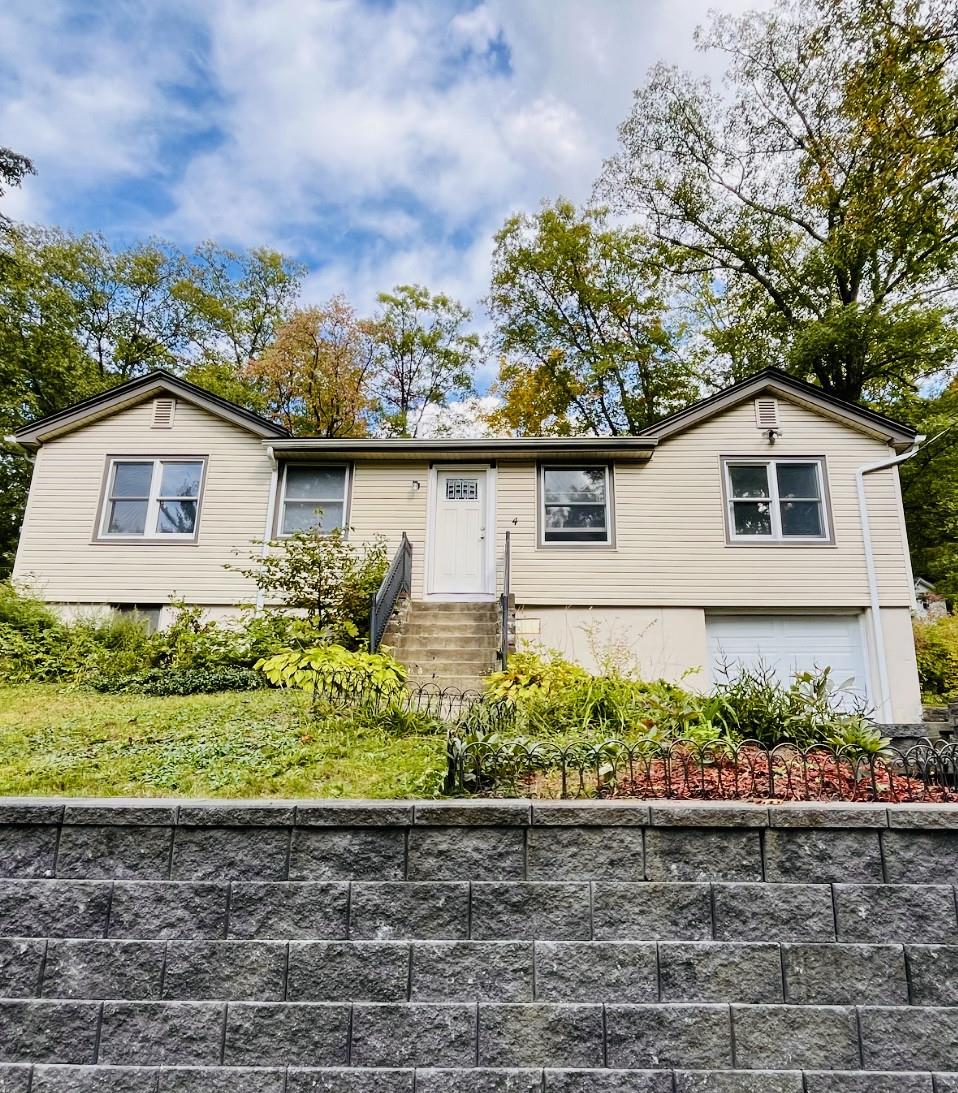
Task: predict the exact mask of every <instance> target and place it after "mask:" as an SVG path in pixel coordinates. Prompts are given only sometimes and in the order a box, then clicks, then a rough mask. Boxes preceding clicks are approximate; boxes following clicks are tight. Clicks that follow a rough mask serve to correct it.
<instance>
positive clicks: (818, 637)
mask: <svg viewBox="0 0 958 1093" xmlns="http://www.w3.org/2000/svg"><path fill="white" fill-rule="evenodd" d="M708 635H709V654H710V656H711V659H712V678H713V680H716V679H721V678H722V676H721V673H720V672H719V671H718V670H719V668H720V667H721V665H722V664H723V663H727V664H729V666H730V667H731V668H732V670H733V671H734V667H735V665H742V664H744V665H747V666H749V667H756V666H757V665H759V664H760V663H764V664H766V665H768V666H769V667H770V668H772V669H773V671H774V672H775V674H776V675H777V676H778V678H779V679H780V680H781V681H782V682H783V683H786V684H787V683H790V682H791V680H792V677H793V676H794V675H795V673H796V672H806V671H813V670H815V669H816V668H819V669H820V668H824V667H826V666H829V667H831V669H832V679H833V680H834V681H835V683H836V684H843V683H844V682H845V681H846V680H851V681H852V683H851V688H852V690H854V691H855V692H856V693H857V694H860V695H862V696H867V693H868V686H867V677H866V675H865V655H864V651H863V648H862V631H861V625H860V621H859V616H857V615H711V616H709V618H708Z"/></svg>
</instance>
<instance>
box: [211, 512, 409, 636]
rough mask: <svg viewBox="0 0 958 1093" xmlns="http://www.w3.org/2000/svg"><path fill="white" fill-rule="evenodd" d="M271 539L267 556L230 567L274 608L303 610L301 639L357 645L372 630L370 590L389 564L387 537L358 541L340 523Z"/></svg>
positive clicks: (377, 582) (291, 610) (274, 610)
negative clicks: (338, 525) (365, 541)
mask: <svg viewBox="0 0 958 1093" xmlns="http://www.w3.org/2000/svg"><path fill="white" fill-rule="evenodd" d="M260 545H262V544H260ZM268 545H269V550H268V551H267V553H266V555H265V557H263V556H259V555H257V556H256V557H255V558H254V560H253V563H252V564H251V565H249V566H247V567H245V568H244V567H240V566H230V567H228V568H235V569H237V570H238V571H239V572H240V573H242V574H243V576H244V577H248V578H249V579H250V580H252V581H254V582H255V584H256V587H257V588H258V589H259V590H260V592H261V593H262V594H263V595H264V596H265V598H266V600H267V602H268V603H271V604H272V605H273V606H272V607H271V608H269V612H270V613H275V612H276V611H281V612H284V613H286V614H287V616H288V615H289V613H290V612H293V613H295V614H296V615H298V616H300V623H299V626H300V628H301V630H302V631H303V633H302V635H301V641H300V644H301V645H313V646H316V645H319V644H328V643H333V642H335V643H338V644H345V645H348V646H350V647H355V646H356V645H359V644H360V643H361V640H362V638H363V636H364V635H365V634H366V633H367V632H368V630H369V599H370V596H371V595H372V594H373V593H374V592H376V591H377V590H378V589H379V586H380V585H381V584H382V580H383V577H384V576H385V574H386V569H387V568H388V565H389V559H388V557H387V554H386V544H385V540H383V539H381V538H378V539H375V540H373V541H372V542H369V543H357V542H354V541H353V540H351V539H349V538H348V537H347V536H346V533H345V532H344V531H343V530H342V529H341V528H337V529H335V530H334V531H331V532H328V533H324V532H320V531H318V530H315V529H314V530H311V531H297V532H295V533H294V534H293V535H290V536H288V537H287V538H285V539H281V540H278V541H273V542H270V543H269V544H268Z"/></svg>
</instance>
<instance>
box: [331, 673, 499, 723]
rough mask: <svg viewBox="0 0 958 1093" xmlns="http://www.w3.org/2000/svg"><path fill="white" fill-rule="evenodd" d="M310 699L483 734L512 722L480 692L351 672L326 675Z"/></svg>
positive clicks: (497, 702)
mask: <svg viewBox="0 0 958 1093" xmlns="http://www.w3.org/2000/svg"><path fill="white" fill-rule="evenodd" d="M312 698H313V704H314V706H316V705H323V706H327V707H330V708H332V709H334V710H347V709H349V710H355V709H365V710H374V711H376V712H379V713H385V712H386V711H401V712H403V713H415V714H422V715H423V716H425V717H431V718H434V719H435V720H437V721H444V722H447V723H449V724H450V725H455V724H458V723H460V722H462V721H464V720H467V721H468V723H469V725H470V726H472V727H475V728H478V729H480V730H481V731H483V732H490V731H502V730H504V729H506V728H510V727H511V726H512V724H513V722H514V720H515V715H514V713H513V710H512V708H511V707H510V706H508V705H507V704H505V703H503V702H500V701H498V700H496V699H491V698H490V697H489V696H488V695H485V694H483V693H482V692H481V691H472V690H461V689H460V688H458V687H439V686H437V685H436V684H433V683H425V684H420V685H412V684H409V683H407V684H405V685H403V686H393V687H390V686H383V685H382V684H379V683H376V682H374V681H372V680H369V679H364V680H363V679H357V676H356V674H355V673H353V672H341V673H335V672H334V673H329V674H327V675H325V676H324V677H323V679H322V681H321V683H320V686H319V688H318V689H317V690H316V692H315V693H314V694H313V696H312Z"/></svg>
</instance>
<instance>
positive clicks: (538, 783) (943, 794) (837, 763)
mask: <svg viewBox="0 0 958 1093" xmlns="http://www.w3.org/2000/svg"><path fill="white" fill-rule="evenodd" d="M771 766H772V771H771V775H772V776H771V777H770V773H769V756H768V753H767V752H765V751H764V750H762V749H761V748H750V747H748V746H747V745H746V746H745V747H743V748H741V749H740V750H739V752H738V753H737V756H736V758H735V760H734V761H733V760H732V758H731V757H728V756H722V755H715V756H709V759H708V761H707V762H706V763H704V764H703V763H702V762H701V761H700V759H699V757H698V756H697V755H692V754H682V753H681V752H676V753H674V754H673V755H671V756H670V757H669V758H668V759H667V760H666V759H648V760H645V759H636V760H635V761H634V762H633V763H632V765H631V770H630V769H629V767H628V764H623V765H622V766H621V767H620V768H619V769H618V770H617V772H616V775H615V776H614V777H611V778H609V779H608V780H604V779H603V780H600V779H599V778H597V776H596V773H595V771H594V770H586V771H584V772H583V773H582V775H581V776H580V775H579V773H578V771H575V772H573V771H571V770H570V771H569V772H568V773H567V780H566V785H565V787H563V786H562V784H561V776H559V775H558V774H556V773H554V772H552V773H549V774H544V775H536V774H533V775H530V776H529V777H528V779H524V780H523V781H524V782H525V784H526V785H527V788H528V789H529V790H530V791H531V792H532V793H533V795H540V796H560V795H565V796H572V797H575V796H601V797H638V798H669V799H674V800H707V801H719V800H730V801H754V802H757V803H761V804H767V803H768V804H773V803H775V802H776V801H884V802H887V803H896V802H910V801H923V802H931V803H953V802H958V792H956V791H955V790H953V789H946V788H944V787H942V786H939V785H934V784H931V783H926V782H925V781H924V780H923V779H921V778H915V777H907V776H906V775H905V774H903V773H902V772H901V770H900V769H899V768H898V767H897V766H896V764H895V763H894V762H893V761H885V760H883V759H881V758H879V759H876V760H875V762H874V764H872V762H871V761H869V760H862V761H860V762H858V763H855V762H852V761H849V760H844V759H841V760H839V759H837V758H836V757H835V756H834V755H831V754H827V753H825V752H823V753H822V754H820V755H818V754H812V755H803V754H802V753H801V752H800V751H797V750H796V751H789V750H788V749H780V750H778V751H777V752H776V753H775V755H774V757H773V758H772V762H771Z"/></svg>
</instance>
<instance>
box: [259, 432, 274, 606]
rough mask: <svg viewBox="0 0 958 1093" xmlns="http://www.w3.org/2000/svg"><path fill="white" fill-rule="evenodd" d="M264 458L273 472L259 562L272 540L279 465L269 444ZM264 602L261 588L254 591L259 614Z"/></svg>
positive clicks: (264, 555) (267, 551)
mask: <svg viewBox="0 0 958 1093" xmlns="http://www.w3.org/2000/svg"><path fill="white" fill-rule="evenodd" d="M266 457H267V458H268V459H269V461H270V463H271V464H272V467H273V472H272V474H271V475H270V476H269V497H268V498H267V499H266V525H265V527H264V528H263V546H262V549H261V550H260V555H259V556H260V560H262V559H264V558H265V557H266V555H267V554H269V543H270V540H271V539H272V538H273V520H274V518H275V516H276V492H277V489H278V487H279V463H277V462H276V453H275V452H274V451H273V446H272V445H271V444H267V445H266ZM264 600H265V593H264V592H263V590H262V588H257V590H256V610H257V612H260V611H262V610H263V602H264Z"/></svg>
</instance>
